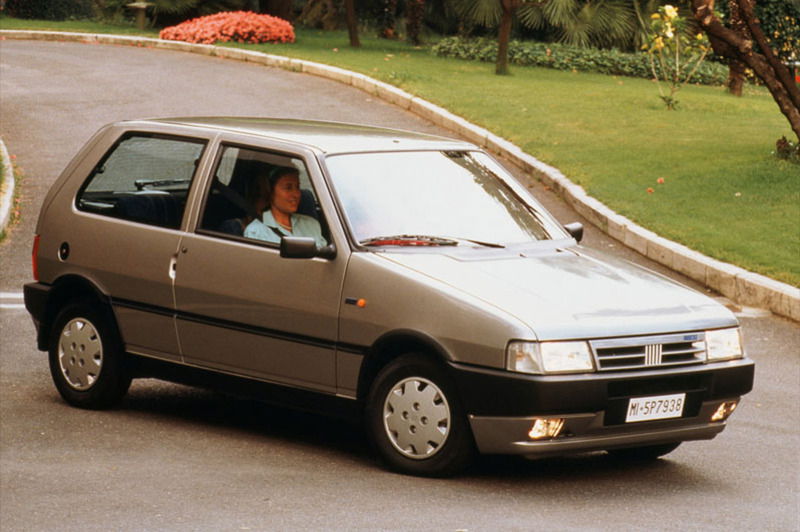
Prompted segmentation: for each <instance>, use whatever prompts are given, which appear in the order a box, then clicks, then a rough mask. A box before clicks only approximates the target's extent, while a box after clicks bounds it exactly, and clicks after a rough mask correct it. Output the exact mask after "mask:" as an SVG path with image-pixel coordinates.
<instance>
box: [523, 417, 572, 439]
mask: <svg viewBox="0 0 800 532" xmlns="http://www.w3.org/2000/svg"><path fill="white" fill-rule="evenodd" d="M563 428H564V418H549V419H548V418H544V419H536V420H534V422H533V426H532V427H531V430H530V432H528V437H529V438H530V439H532V440H546V439H551V438H555V437H556V436H558V435H559V434H560V433H561V429H563Z"/></svg>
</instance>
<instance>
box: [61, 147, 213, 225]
mask: <svg viewBox="0 0 800 532" xmlns="http://www.w3.org/2000/svg"><path fill="white" fill-rule="evenodd" d="M205 146H206V141H204V140H199V139H188V138H180V137H171V136H162V135H152V134H143V133H129V134H126V135H124V136H123V137H122V138H121V139H120V140H119V141H117V143H116V144H115V145H114V146H113V147H112V148H111V149H110V150H109V152H108V153H107V154H106V155H105V156H104V157H103V159H102V160H101V161H100V163H99V164H98V165H97V166H96V167H95V168H94V170H93V171H92V173H91V175H90V176H89V177H88V178H87V180H86V182H85V183H84V184H83V187H82V188H81V189H80V191H79V192H78V196H77V198H76V205H77V208H78V209H79V210H81V211H85V212H92V213H95V214H101V215H104V216H110V217H113V218H120V219H123V220H130V221H133V222H139V223H145V224H149V225H156V226H160V227H167V228H172V229H177V228H179V227H180V224H181V220H182V218H183V213H184V210H185V207H186V197H187V195H188V192H189V188H190V186H191V184H192V179H193V178H194V176H195V173H196V170H197V163H198V162H199V161H200V157H201V156H202V154H203V150H204V149H205Z"/></svg>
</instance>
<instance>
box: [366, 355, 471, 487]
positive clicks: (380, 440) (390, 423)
mask: <svg viewBox="0 0 800 532" xmlns="http://www.w3.org/2000/svg"><path fill="white" fill-rule="evenodd" d="M367 425H368V430H369V434H370V437H371V440H372V443H373V445H374V447H375V449H376V450H377V451H378V453H379V454H380V456H381V458H383V460H384V462H386V464H387V465H388V466H389V467H391V468H392V469H394V470H396V471H399V472H401V473H407V474H412V475H422V476H448V475H453V474H455V473H457V472H458V471H460V470H461V469H463V468H464V467H466V465H467V464H468V463H469V462H470V461H471V460H472V458H473V456H474V454H475V445H474V443H473V440H472V434H471V432H470V430H469V426H468V424H467V420H466V416H465V415H464V412H463V410H462V408H461V405H460V402H459V399H458V397H457V395H456V393H455V387H454V386H453V385H452V384H451V382H450V379H449V378H448V377H447V375H446V374H445V373H444V371H443V370H442V369H441V368H440V367H439V366H438V365H436V364H434V363H433V362H432V361H430V360H429V359H427V358H426V357H424V356H422V355H419V354H408V355H404V356H401V357H399V358H398V359H396V360H394V361H393V362H391V363H390V364H389V365H388V366H386V367H385V368H383V370H382V371H381V372H380V373H379V374H378V376H377V377H376V379H375V382H374V383H373V386H372V389H371V390H370V394H369V397H368V400H367Z"/></svg>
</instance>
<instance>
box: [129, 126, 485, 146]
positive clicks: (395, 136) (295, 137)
mask: <svg viewBox="0 0 800 532" xmlns="http://www.w3.org/2000/svg"><path fill="white" fill-rule="evenodd" d="M136 122H140V121H136ZM146 122H156V123H161V124H175V125H183V126H191V127H200V128H205V129H212V130H219V131H229V132H235V133H243V134H248V135H256V136H259V137H264V138H270V139H277V140H281V141H284V142H290V143H294V144H300V145H303V146H307V147H313V148H316V149H318V150H319V151H322V152H323V153H326V154H334V153H353V152H370V151H406V150H469V149H476V147H475V146H474V145H473V144H470V143H467V142H463V141H459V140H454V139H449V138H446V137H438V136H435V135H428V134H424V133H417V132H413V131H404V130H399V129H388V128H381V127H374V126H367V125H360V124H347V123H342V122H325V121H316V120H293V119H279V118H257V117H184V118H159V119H154V120H147V121H146Z"/></svg>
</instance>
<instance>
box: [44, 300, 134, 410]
mask: <svg viewBox="0 0 800 532" xmlns="http://www.w3.org/2000/svg"><path fill="white" fill-rule="evenodd" d="M124 356H125V355H124V352H123V349H122V342H121V341H120V339H119V334H118V332H117V328H116V326H115V325H114V322H113V319H112V318H111V317H110V316H109V312H108V311H106V309H105V308H103V307H99V308H98V306H97V304H96V303H94V304H93V303H92V302H90V301H80V302H77V303H72V304H69V305H67V306H65V307H64V308H63V309H61V311H60V312H59V313H58V315H57V316H56V319H55V322H54V327H53V331H52V335H51V340H50V352H49V359H50V375H51V376H52V378H53V382H54V383H55V385H56V388H57V389H58V392H59V393H60V394H61V397H63V398H64V400H65V401H67V402H68V403H69V404H71V405H73V406H77V407H80V408H92V409H101V408H108V407H110V406H113V405H114V404H116V403H117V402H119V400H120V399H122V397H123V396H124V395H125V393H126V392H127V391H128V388H129V387H130V384H131V377H130V373H129V372H128V371H127V368H126V366H125V358H124Z"/></svg>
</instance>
